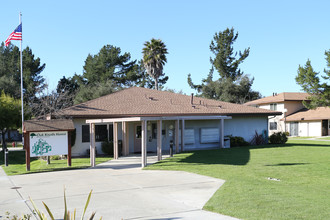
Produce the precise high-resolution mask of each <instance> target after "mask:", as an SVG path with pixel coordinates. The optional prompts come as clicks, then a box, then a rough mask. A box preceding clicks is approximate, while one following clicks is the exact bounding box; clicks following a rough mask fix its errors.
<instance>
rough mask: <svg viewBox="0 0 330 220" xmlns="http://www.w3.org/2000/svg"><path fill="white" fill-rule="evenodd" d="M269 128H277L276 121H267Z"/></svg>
mask: <svg viewBox="0 0 330 220" xmlns="http://www.w3.org/2000/svg"><path fill="white" fill-rule="evenodd" d="M269 130H277V122H269Z"/></svg>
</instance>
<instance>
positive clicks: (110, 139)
mask: <svg viewBox="0 0 330 220" xmlns="http://www.w3.org/2000/svg"><path fill="white" fill-rule="evenodd" d="M109 141H113V124H109Z"/></svg>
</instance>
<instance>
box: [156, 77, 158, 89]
mask: <svg viewBox="0 0 330 220" xmlns="http://www.w3.org/2000/svg"><path fill="white" fill-rule="evenodd" d="M155 89H156V90H158V79H157V78H155Z"/></svg>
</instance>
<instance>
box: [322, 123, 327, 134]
mask: <svg viewBox="0 0 330 220" xmlns="http://www.w3.org/2000/svg"><path fill="white" fill-rule="evenodd" d="M327 135H328V120H322V136H327Z"/></svg>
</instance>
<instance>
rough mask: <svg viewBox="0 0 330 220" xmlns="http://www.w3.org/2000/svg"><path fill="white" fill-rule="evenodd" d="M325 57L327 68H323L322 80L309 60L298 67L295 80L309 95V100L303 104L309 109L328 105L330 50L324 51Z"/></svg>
mask: <svg viewBox="0 0 330 220" xmlns="http://www.w3.org/2000/svg"><path fill="white" fill-rule="evenodd" d="M325 57H326V62H327V68H328V69H324V73H325V76H321V77H322V78H323V81H322V79H321V78H320V77H319V73H318V72H315V71H314V69H313V67H312V64H311V61H310V60H307V62H306V64H305V66H300V65H299V67H298V75H297V76H296V82H297V84H299V85H300V86H301V87H302V89H303V90H304V91H305V92H307V93H308V94H309V95H310V96H309V100H308V101H304V105H305V106H306V107H307V108H310V109H315V108H317V107H320V106H330V84H329V80H330V50H328V51H325Z"/></svg>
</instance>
